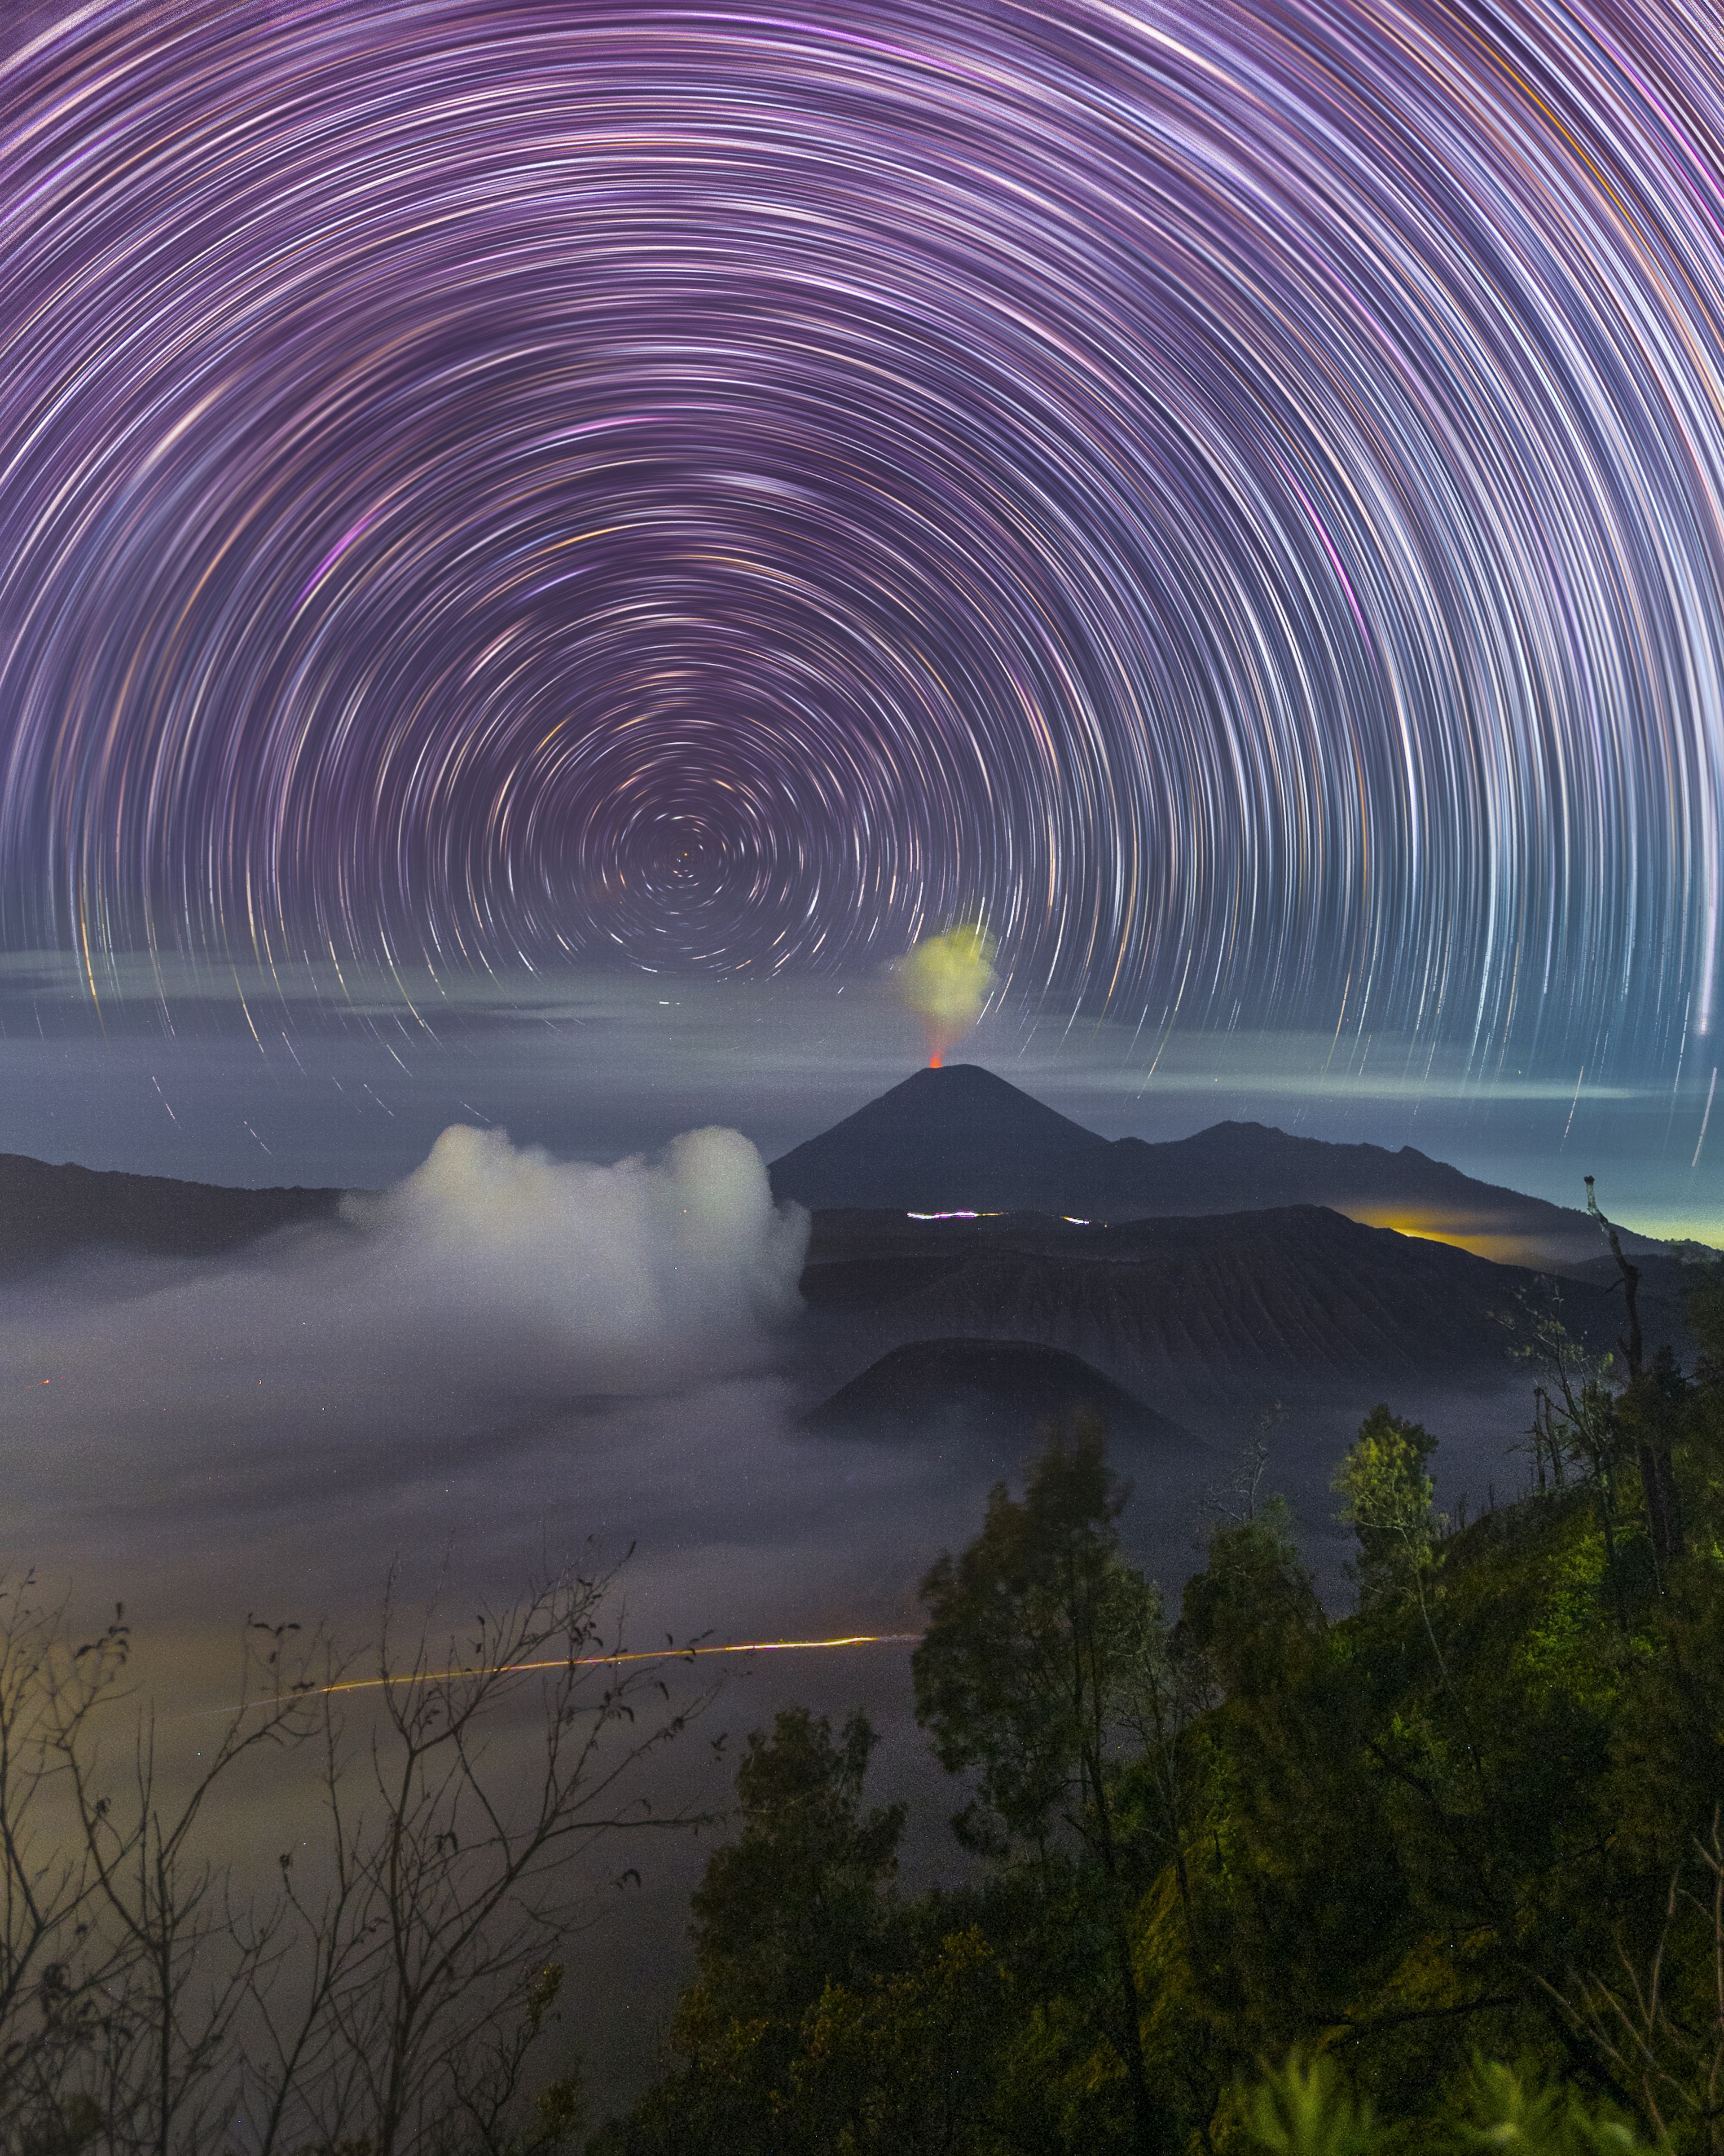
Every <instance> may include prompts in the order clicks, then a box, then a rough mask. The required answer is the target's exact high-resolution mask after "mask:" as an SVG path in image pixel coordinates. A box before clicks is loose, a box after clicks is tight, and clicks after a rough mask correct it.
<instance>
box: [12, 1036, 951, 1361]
mask: <svg viewBox="0 0 1724 2156" xmlns="http://www.w3.org/2000/svg"><path fill="white" fill-rule="evenodd" d="M928 1068H929V1070H938V1069H939V1068H940V1058H939V1057H938V1056H937V1055H931V1056H930V1057H929V1058H928ZM44 1382H45V1380H44Z"/></svg>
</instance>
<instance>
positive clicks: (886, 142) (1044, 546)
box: [0, 0, 1724, 1075]
mask: <svg viewBox="0 0 1724 2156" xmlns="http://www.w3.org/2000/svg"><path fill="white" fill-rule="evenodd" d="M20 39H21V40H22V41H21V42H20V41H19V40H20ZM0 93H3V107H0V122H3V125H0V399H3V404H0V413H3V420H4V426H3V434H0V528H3V534H4V539H5V547H4V552H3V557H0V726H3V741H0V751H3V765H0V907H3V911H0V927H3V932H4V937H5V940H6V942H7V943H8V945H9V946H10V947H13V948H14V949H22V948H53V947H58V948H61V949H65V950H71V951H75V952H77V953H78V954H79V955H80V962H82V964H83V965H84V966H85V968H87V971H88V975H89V979H90V985H91V988H92V989H93V990H95V992H96V993H100V988H101V984H102V982H103V979H104V975H105V968H109V967H110V966H111V965H113V964H114V963H115V962H116V961H117V960H118V958H119V957H121V956H122V955H124V956H127V957H136V954H139V953H156V954H158V955H160V956H162V957H163V958H167V957H172V959H173V960H174V961H175V962H186V961H188V960H189V961H206V960H218V961H219V960H223V959H226V960H228V961H231V962H239V961H240V960H242V959H243V960H244V962H245V964H246V965H247V966H249V967H250V966H255V965H257V964H259V963H261V964H262V965H263V966H264V967H265V968H269V967H280V966H283V965H287V964H301V963H303V962H305V960H307V959H310V960H311V961H313V962H317V963H326V962H331V961H332V962H334V963H335V964H336V966H341V965H346V964H348V963H349V962H352V963H355V964H360V963H363V964H367V965H371V966H376V965H377V964H379V963H381V964H383V965H386V966H394V967H398V968H408V967H413V968H420V967H423V966H424V965H426V964H428V965H429V966H430V967H431V968H433V969H434V972H438V973H441V974H448V973H495V974H499V975H506V974H508V973H511V971H516V970H518V969H519V968H521V967H522V966H523V965H526V966H530V967H531V968H537V969H540V970H541V971H542V970H543V969H545V968H547V967H555V966H557V965H559V964H562V963H565V962H572V961H581V962H593V961H595V960H597V961H601V962H613V963H616V964H619V965H622V966H624V967H634V968H643V967H645V968H659V969H666V970H672V971H675V970H677V969H690V968H693V969H705V970H711V971H718V972H737V973H744V974H745V975H746V974H770V973H775V972H780V971H788V972H803V973H807V972H811V971H812V972H814V973H826V974H829V975H831V976H834V977H842V976H843V975H844V973H845V972H846V970H847V969H850V968H858V967H862V966H875V965H878V964H879V963H880V962H883V961H885V960H886V959H888V958H890V957H895V956H896V955H898V954H899V953H900V952H902V951H903V950H904V949H905V948H906V946H907V945H908V944H909V942H911V941H912V940H913V939H914V938H915V937H917V936H918V935H920V934H921V933H923V932H926V931H927V930H929V929H931V928H937V927H944V926H946V925H947V924H948V923H949V922H950V921H952V920H954V919H957V918H960V917H968V918H978V919H979V920H981V921H983V923H985V925H986V927H988V930H989V931H990V932H992V933H993V935H995V936H996V937H998V939H999V951H1000V956H999V961H998V963H999V968H1000V971H1001V973H1002V975H1003V977H1006V978H1008V981H1009V984H1010V988H1011V990H1012V992H1013V993H1015V994H1017V995H1019V996H1023V995H1025V994H1027V995H1028V996H1029V998H1031V999H1032V1000H1034V998H1037V997H1039V996H1041V995H1043V994H1044V993H1046V994H1049V995H1056V996H1059V997H1064V998H1067V999H1068V1000H1069V999H1070V998H1077V999H1078V1001H1079V1004H1080V1008H1081V1009H1085V1010H1087V1011H1090V1012H1093V1013H1095V1014H1098V1015H1099V1014H1102V1013H1104V1012H1105V1013H1107V1014H1111V1016H1113V1017H1115V1018H1123V1019H1125V1020H1126V1022H1128V1023H1131V1024H1135V1023H1137V1021H1138V1020H1140V1019H1142V1020H1143V1021H1145V1022H1146V1023H1147V1024H1149V1025H1151V1026H1153V1027H1161V1026H1163V1025H1166V1024H1170V1023H1174V1022H1181V1023H1190V1024H1208V1025H1226V1024H1232V1023H1239V1024H1244V1025H1250V1026H1258V1027H1265V1028H1284V1029H1295V1028H1301V1029H1336V1030H1337V1031H1338V1030H1340V1029H1342V1028H1345V1029H1347V1030H1348V1032H1349V1033H1350V1034H1351V1033H1352V1032H1354V1031H1355V1030H1362V1029H1367V1028H1370V1027H1382V1028H1384V1029H1392V1030H1397V1031H1399V1032H1401V1033H1403V1034H1410V1035H1412V1036H1413V1037H1414V1039H1419V1040H1429V1041H1430V1042H1432V1043H1433V1044H1437V1043H1443V1044H1447V1045H1449V1046H1451V1047H1453V1046H1459V1047H1460V1048H1461V1049H1463V1050H1465V1052H1466V1054H1467V1055H1469V1056H1470V1058H1472V1059H1473V1061H1474V1065H1475V1068H1477V1069H1479V1070H1481V1071H1484V1070H1488V1069H1490V1068H1491V1067H1493V1066H1494V1065H1495V1064H1496V1062H1497V1061H1498V1060H1500V1059H1501V1057H1502V1056H1503V1055H1505V1054H1506V1053H1508V1052H1509V1051H1510V1050H1511V1046H1512V1047H1513V1048H1514V1050H1515V1052H1516V1053H1522V1052H1524V1053H1526V1054H1528V1055H1538V1056H1541V1057H1545V1058H1547V1059H1551V1060H1561V1059H1562V1058H1567V1059H1568V1067H1569V1068H1571V1069H1572V1068H1573V1067H1574V1065H1578V1064H1579V1063H1582V1062H1584V1063H1585V1065H1586V1066H1587V1070H1588V1074H1589V1075H1590V1074H1593V1073H1597V1074H1599V1075H1603V1074H1605V1073H1607V1072H1608V1071H1609V1070H1612V1069H1613V1068H1634V1069H1638V1070H1645V1071H1650V1070H1653V1069H1655V1068H1662V1069H1663V1070H1665V1072H1666V1074H1668V1071H1669V1070H1670V1068H1671V1067H1672V1066H1674V1065H1675V1064H1676V1061H1677V1059H1678V1058H1679V1055H1680V1054H1681V1053H1682V1052H1683V1045H1684V1043H1685V1042H1690V1041H1691V1040H1692V1039H1693V1038H1694V1037H1695V1036H1697V1035H1704V1034H1706V1033H1708V1032H1709V1031H1711V1029H1712V1028H1713V1026H1714V1022H1715V1019H1716V990H1717V971H1718V963H1719V955H1720V954H1719V950H1718V941H1719V927H1718V911H1717V909H1718V884H1719V874H1720V847H1721V843H1724V841H1721V831H1720V816H1721V808H1720V787H1721V776H1724V774H1721V768H1720V766H1721V757H1724V732H1721V719H1720V696H1721V685H1720V678H1719V666H1720V654H1721V653H1724V605H1721V599H1720V577H1721V572H1724V518H1721V497H1724V337H1721V325H1724V61H1721V58H1720V49H1719V46H1718V44H1717V43H1716V39H1715V38H1713V37H1712V36H1711V31H1710V29H1709V28H1708V21H1707V19H1706V18H1705V16H1704V14H1703V13H1696V12H1691V11H1688V10H1686V9H1683V8H1675V7H1670V6H1665V5H1664V4H1661V0H1634V4H1633V5H1632V6H1629V5H1614V4H1605V3H1604V0H1596V3H1595V4H1591V5H1583V6H1574V7H1563V6H1561V5H1553V4H1551V3H1550V0H1539V4H1537V5H1536V6H1534V5H1527V6H1517V5H1502V6H1496V7H1493V6H1489V5H1472V6H1467V7H1457V8H1445V7H1443V6H1439V5H1435V4H1430V5H1408V6H1395V5H1393V4H1388V3H1387V0H1375V4H1371V5H1362V4H1348V0H1286V4H1277V5H1269V4H1263V5H1260V6H1257V5H1250V4H1241V0H1230V4H1222V5H1219V6H1213V5H1207V4H1203V5H1199V4H1198V0H1172V4H1169V5H1166V6H1159V5H1158V6H1154V7H1152V6H1149V5H1148V4H1147V0H1146V4H1142V5H1140V6H1137V7H1136V8H1112V7H1106V6H1102V5H1082V4H1075V0H1039V4H1037V5H1035V6H1034V7H1029V8H1018V7H1015V6H1013V5H1011V4H1008V0H989V4H986V5H982V4H966V3H965V0H958V4H952V0H941V3H940V4H939V5H937V6H932V7H923V6H921V5H917V4H914V3H913V0H907V3H906V0H893V4H885V3H884V0H882V4H877V5H867V4H849V0H821V4H819V5H818V6H814V7H811V8H805V9H792V8H775V7H774V6H772V5H770V4H765V0H762V4H759V5H755V6H750V7H747V8H741V7H739V8H724V7H720V6H706V5H700V4H690V5H683V6H671V5H663V6H661V5H657V4H653V0H635V4H629V5H627V6H622V7H617V6H608V5H603V4H582V0H551V4H543V5H535V4H521V5H506V4H482V0H414V4H405V0H399V3H398V0H387V4H386V0H339V4H334V5H331V4H316V0H311V4H300V0H291V4H290V0H275V4H273V5H264V4H255V5H233V6H218V5H208V4H196V0H194V4H188V5H182V6H177V7H175V6H167V7H156V8H117V9H116V8H102V7H90V8H85V9H84V10H83V12H82V13H80V14H77V15H75V16H72V17H69V18H67V19H66V20H64V22H62V23H58V24H55V23H54V22H53V21H52V20H51V19H50V17H49V14H48V13H43V12H42V11H40V10H38V13H37V15H36V16H35V17H34V18H33V19H32V23H31V24H30V25H29V26H27V28H26V29H25V30H24V31H23V33H14V47H13V51H12V53H11V54H10V57H9V59H8V61H7V62H6V67H5V74H4V76H3V79H0ZM1711 1060H1716V1057H1713V1058H1711Z"/></svg>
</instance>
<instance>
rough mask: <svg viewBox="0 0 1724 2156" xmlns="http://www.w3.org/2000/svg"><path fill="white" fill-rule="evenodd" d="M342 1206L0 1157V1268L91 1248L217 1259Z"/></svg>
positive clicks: (295, 1195) (322, 1195) (321, 1199)
mask: <svg viewBox="0 0 1724 2156" xmlns="http://www.w3.org/2000/svg"><path fill="white" fill-rule="evenodd" d="M339 1204H341V1192H340V1191H339V1190H306V1189H302V1188H292V1189H280V1188H278V1189H274V1190H235V1189H228V1188H224V1187H223V1186H222V1185H220V1184H218V1183H179V1182H176V1181H174V1180H173V1179H172V1178H171V1177H168V1176H162V1175H125V1174H121V1173H117V1172H114V1171H108V1170H100V1169H95V1168H77V1167H74V1165H72V1163H67V1164H66V1165H65V1166H64V1168H54V1167H50V1166H49V1163H47V1162H46V1161H41V1160H31V1159H29V1158H27V1157H26V1156H25V1155H24V1154H23V1153H15V1152H8V1153H0V1270H4V1271H8V1272H12V1271H18V1270H21V1269H22V1268H23V1267H25V1266H29V1265H47V1264H49V1263H51V1262H52V1261H53V1260H54V1259H56V1258H62V1257H65V1256H67V1255H69V1253H70V1252H72V1251H74V1250H81V1249H87V1248H90V1247H103V1248H107V1249H112V1250H139V1251H146V1252H148V1253H150V1254H151V1255H156V1256H161V1257H176V1258H203V1257H214V1256H218V1255H220V1254H221V1253H222V1252H223V1251H224V1250H235V1249H237V1248H238V1247H239V1245H240V1244H242V1243H247V1242H250V1241H251V1240H253V1239H254V1237H256V1236H259V1235H269V1233H271V1232H272V1230H274V1229H277V1228H285V1227H290V1226H292V1225H293V1224H295V1223H296V1222H300V1221H305V1220H327V1219H333V1218H334V1217H335V1213H336V1207H337V1206H338V1205H339Z"/></svg>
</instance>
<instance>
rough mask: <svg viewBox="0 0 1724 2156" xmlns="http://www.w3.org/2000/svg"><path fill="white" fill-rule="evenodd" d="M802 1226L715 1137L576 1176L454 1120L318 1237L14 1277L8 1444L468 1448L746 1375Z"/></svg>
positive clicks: (758, 1358)
mask: <svg viewBox="0 0 1724 2156" xmlns="http://www.w3.org/2000/svg"><path fill="white" fill-rule="evenodd" d="M807 1242H808V1215H807V1214H805V1213H804V1212H803V1211H802V1209H800V1208H799V1207H796V1206H783V1207H775V1206H774V1204H773V1203H772V1192H771V1188H770V1186H769V1184H768V1183H767V1173H766V1169H765V1168H764V1167H763V1166H762V1162H761V1159H760V1156H759V1154H758V1153H757V1152H756V1151H755V1149H754V1147H752V1145H751V1144H750V1143H749V1142H748V1141H747V1139H746V1138H743V1137H740V1136H738V1134H737V1133H736V1132H734V1131H726V1130H702V1131H695V1132H690V1133H689V1134H688V1135H687V1136H685V1137H680V1138H678V1139H677V1140H676V1141H675V1143H674V1144H672V1145H671V1146H670V1147H669V1148H668V1150H667V1151H666V1152H665V1154H664V1157H663V1158H661V1159H659V1160H658V1161H648V1160H644V1159H639V1158H637V1159H633V1160H625V1161H623V1162H620V1163H618V1164H617V1165H616V1166H614V1167H597V1166H593V1165H592V1164H590V1163H583V1162H558V1161H554V1160H552V1159H551V1158H549V1157H548V1156H547V1155H546V1154H545V1153H543V1152H540V1151H538V1150H536V1149H535V1148H531V1147H527V1148H517V1147H513V1146H511V1144H510V1142H509V1141H508V1139H507V1138H506V1137H505V1136H504V1135H503V1134H502V1133H501V1132H481V1131H476V1130H469V1129H466V1128H463V1127H456V1128H454V1129H451V1130H447V1131H445V1132H444V1134H443V1136H442V1137H440V1138H439V1140H438V1141H437V1142H436V1144H435V1145H434V1147H432V1150H431V1152H430V1155H429V1157H428V1158H427V1159H426V1160H425V1161H424V1162H423V1164H422V1165H421V1166H420V1167H419V1168H417V1169H416V1170H415V1171H414V1172H413V1174H411V1175H409V1176H408V1177H407V1178H405V1180H404V1181H403V1182H402V1183H398V1184H397V1185H396V1186H395V1188H393V1189H392V1190H389V1191H386V1192H384V1193H382V1194H381V1195H380V1196H377V1197H376V1198H367V1199H354V1200H351V1201H350V1204H349V1206H348V1211H347V1218H346V1220H345V1221H344V1222H343V1223H342V1224H341V1225H339V1226H331V1227H327V1228H316V1229H300V1230H293V1231H290V1232H289V1233H287V1234H286V1235H282V1236H279V1237H275V1238H273V1239H271V1240H269V1241H267V1242H264V1243H261V1244H258V1245H254V1246H252V1248H251V1249H250V1250H246V1251H242V1252H240V1253H239V1254H237V1255H236V1256H235V1257H233V1259H231V1260H227V1261H226V1262H223V1263H219V1264H198V1265H190V1264H180V1263H162V1262H161V1261H155V1260H125V1261H121V1260H105V1261H101V1262H99V1263H93V1264H91V1265H88V1266H82V1267H80V1266H75V1265H74V1266H69V1267H63V1268H59V1269H57V1270H54V1272H52V1273H49V1274H44V1275H42V1276H38V1277H37V1278H36V1279H35V1280H33V1281H23V1282H20V1283H18V1285H17V1286H14V1287H13V1288H11V1289H10V1290H9V1291H8V1292H7V1293H6V1294H5V1296H3V1297H0V1378H3V1380H4V1382H5V1383H6V1385H7V1389H8V1395H9V1397H10V1399H12V1400H13V1401H14V1402H16V1403H17V1404H18V1408H19V1416H18V1437H19V1439H20V1440H21V1441H22V1445H23V1450H24V1452H25V1454H26V1455H35V1456H36V1457H37V1458H38V1459H39V1460H41V1461H42V1463H43V1464H44V1465H46V1464H47V1462H48V1460H49V1455H50V1454H53V1455H56V1456H58V1457H59V1460H60V1462H61V1466H62V1467H64V1466H66V1465H67V1464H68V1463H69V1460H70V1459H71V1458H73V1457H74V1456H77V1455H82V1456H84V1457H85V1459H86V1460H88V1461H89V1462H90V1464H91V1466H94V1462H95V1459H96V1458H97V1457H98V1456H100V1455H101V1454H102V1453H103V1451H104V1450H105V1447H106V1446H107V1445H110V1444H111V1443H112V1442H114V1441H115V1440H116V1439H118V1438H120V1437H121V1436H122V1435H124V1434H126V1433H129V1434H130V1436H131V1439H133V1440H136V1442H137V1445H138V1447H139V1450H138V1455H137V1456H138V1457H139V1460H140V1462H141V1464H146V1465H153V1464H154V1463H156V1462H158V1461H163V1460H164V1456H165V1455H166V1454H167V1453H169V1452H172V1453H175V1454H177V1453H179V1451H180V1448H181V1446H182V1444H183V1443H184V1442H185V1441H186V1440H189V1439H192V1438H195V1437H198V1436H200V1435H201V1436H202V1438H203V1440H204V1441H205V1443H206V1444H207V1445H209V1446H212V1447H213V1448H214V1449H215V1450H218V1452H220V1453H221V1454H223V1455H224V1456H225V1457H227V1459H228V1462H229V1465H230V1466H233V1465H237V1461H238V1455H242V1454H244V1453H246V1452H248V1451H249V1453H250V1455H251V1457H252V1459H253V1461H254V1465H255V1466H258V1467H259V1469H261V1468H262V1466H264V1454H263V1450H262V1448H265V1447H270V1448H276V1449H277V1450H280V1448H282V1447H285V1450H286V1453H287V1454H288V1455H299V1454H300V1452H301V1451H302V1450H303V1448H304V1446H305V1444H306V1443H308V1442H310V1443H312V1444H314V1445H321V1446H325V1447H326V1446H328V1445H331V1444H334V1445H340V1444H341V1443H342V1441H343V1440H344V1439H345V1440H360V1439H364V1440H379V1441H382V1440H387V1438H388V1436H389V1435H390V1433H391V1432H392V1431H409V1430H411V1431H413V1432H416V1433H420V1434H422V1435H423V1436H424V1437H425V1438H426V1439H427V1440H429V1439H431V1438H432V1437H434V1436H435V1435H438V1434H439V1433H441V1434H443V1435H447V1436H449V1437H456V1436H457V1434H458V1433H470V1434H471V1435H473V1436H474V1437H475V1438H478V1437H479V1436H480V1435H482V1434H483V1433H484V1432H485V1430H488V1429H492V1428H495V1427H500V1426H501V1425H502V1424H506V1423H507V1422H508V1421H509V1420H510V1419H511V1417H512V1418H514V1419H519V1418H520V1417H521V1415H522V1414H531V1413H538V1412H541V1411H543V1410H546V1409H555V1408H556V1406H557V1404H558V1403H559V1402H573V1401H578V1400H582V1399H585V1400H591V1399H593V1398H594V1397H595V1396H605V1397H615V1396H624V1397H634V1398H646V1397H649V1396H652V1395H654V1394H671V1393H675V1392H679V1391H681V1390H685V1389H688V1388H690V1387H693V1386H699V1385H704V1384H707V1383H711V1382H713V1381H715V1380H719V1379H722V1378H727V1377H733V1376H736V1375H739V1374H743V1373H748V1372H751V1371H761V1370H763V1369H765V1368H767V1367H768V1366H769V1365H770V1364H771V1363H772V1361H773V1359H774V1355H775V1348H774V1343H773V1338H772V1334H773V1330H774V1328H775V1327H778V1326H780V1325H782V1323H783V1322H784V1321H785V1320H787V1319H788V1317H791V1316H792V1315H793V1313H794V1312H795V1311H796V1309H797V1307H798V1296H797V1281H798V1276H799V1275H800V1273H801V1270H802V1265H803V1253H804V1251H805V1250H806V1247H807ZM236 1447H237V1453H236V1450H235V1448H236ZM271 1456H272V1457H273V1456H274V1455H271ZM278 1464H280V1463H279V1462H278ZM14 1487H15V1489H16V1487H17V1486H16V1484H15V1485H14Z"/></svg>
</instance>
